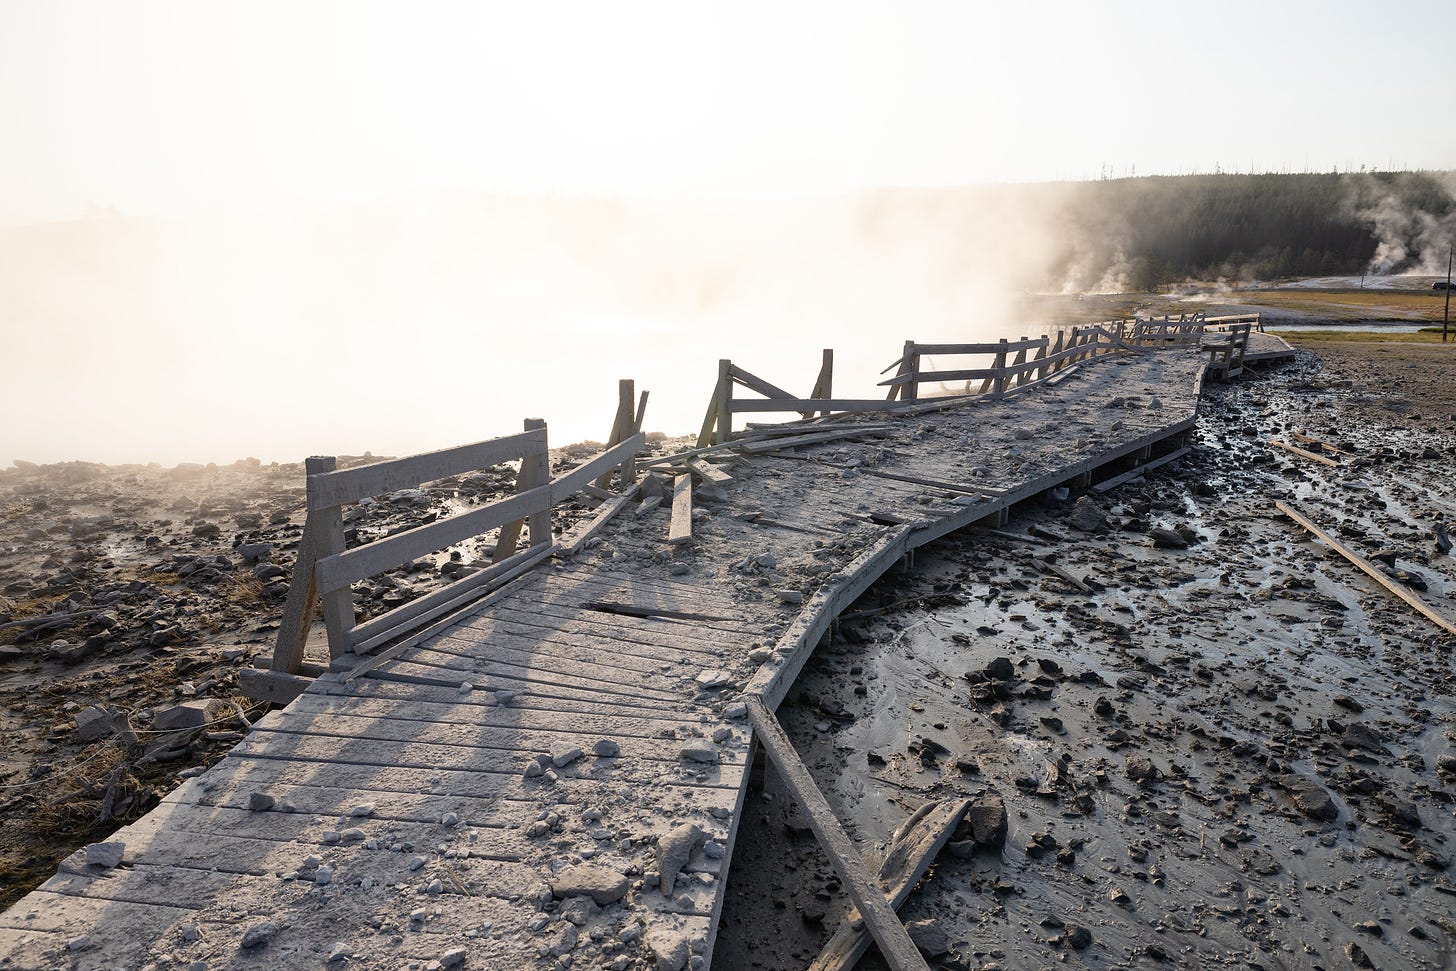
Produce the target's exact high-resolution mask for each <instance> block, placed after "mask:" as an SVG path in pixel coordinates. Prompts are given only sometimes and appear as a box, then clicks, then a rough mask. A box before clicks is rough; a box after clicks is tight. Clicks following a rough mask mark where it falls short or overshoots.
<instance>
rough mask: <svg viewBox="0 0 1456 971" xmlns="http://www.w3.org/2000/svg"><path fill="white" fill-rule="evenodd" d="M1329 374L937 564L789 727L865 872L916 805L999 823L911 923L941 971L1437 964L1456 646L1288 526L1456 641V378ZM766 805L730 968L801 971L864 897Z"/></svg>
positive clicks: (752, 827)
mask: <svg viewBox="0 0 1456 971" xmlns="http://www.w3.org/2000/svg"><path fill="white" fill-rule="evenodd" d="M1317 350H1318V351H1319V352H1320V354H1321V358H1316V357H1314V356H1312V355H1310V354H1301V355H1300V358H1299V360H1298V361H1296V362H1294V363H1292V364H1290V365H1287V366H1284V367H1282V368H1279V369H1276V370H1271V371H1269V372H1267V373H1264V374H1251V375H1249V376H1247V377H1245V378H1243V379H1240V380H1238V381H1236V382H1234V383H1232V384H1229V385H1225V386H1217V387H1214V388H1211V389H1210V390H1209V393H1208V395H1207V397H1206V400H1205V403H1204V407H1203V410H1202V414H1201V417H1200V420H1199V424H1198V428H1197V432H1196V435H1195V437H1194V444H1195V446H1196V447H1195V449H1194V451H1193V452H1192V453H1191V454H1189V455H1188V456H1186V457H1185V458H1184V459H1182V460H1181V461H1180V462H1179V463H1177V464H1176V465H1174V466H1170V467H1168V468H1166V469H1161V470H1158V471H1156V472H1153V473H1150V475H1149V477H1148V478H1147V479H1146V480H1144V481H1134V482H1131V483H1128V484H1126V485H1123V486H1121V487H1118V488H1116V489H1114V490H1112V491H1110V492H1108V493H1107V494H1105V495H1098V494H1096V493H1090V494H1089V495H1088V496H1087V497H1086V498H1081V497H1079V496H1078V495H1077V494H1076V493H1073V494H1072V495H1071V496H1069V497H1068V498H1067V499H1066V500H1065V501H1056V500H1052V501H1050V502H1049V503H1048V504H1047V505H1045V506H1032V505H1028V507H1026V508H1024V509H1023V510H1021V514H1020V516H1019V517H1017V518H1014V519H1013V520H1012V521H1011V523H1010V524H1008V525H1007V526H1006V527H1005V528H1003V529H1001V530H999V531H995V532H987V531H983V530H971V531H968V532H966V533H965V534H963V535H960V536H956V537H952V538H950V539H948V540H946V541H942V542H941V543H939V544H937V545H936V546H935V547H933V548H931V549H929V550H925V551H921V553H920V554H919V562H918V566H917V567H916V569H914V570H913V571H910V572H904V573H900V574H898V575H896V576H891V577H886V578H885V579H884V580H882V581H881V583H880V584H878V585H877V586H876V587H875V588H874V589H872V590H871V591H870V592H869V593H868V594H866V596H865V597H864V598H862V599H861V601H860V602H859V603H858V604H856V605H855V606H854V607H853V608H851V610H850V612H849V613H848V614H847V615H846V620H845V622H844V623H842V624H840V626H839V628H838V634H837V636H835V637H833V638H831V639H829V640H827V641H826V642H825V643H824V644H823V645H821V648H820V650H819V651H818V652H817V654H816V656H815V659H814V661H813V662H811V665H810V667H809V668H808V669H807V670H806V672H805V674H804V676H803V677H802V678H801V679H800V681H799V683H798V685H797V687H796V691H795V692H793V693H792V694H791V695H790V698H789V700H788V701H787V702H786V703H785V705H784V706H783V708H781V709H780V717H781V718H782V720H783V722H784V724H785V726H786V728H787V729H788V730H789V732H790V734H791V736H792V737H793V739H794V741H795V744H796V745H797V746H798V748H799V750H800V752H801V754H802V755H803V756H804V758H805V761H806V762H807V763H808V764H809V766H810V768H811V769H812V770H813V772H814V773H815V777H816V779H817V781H818V783H819V785H820V787H821V788H822V789H823V790H824V791H825V793H826V795H827V796H828V798H829V801H830V803H831V805H832V806H833V807H834V809H835V811H836V813H837V814H838V815H839V817H840V819H841V820H842V821H843V822H844V823H845V825H846V827H847V829H848V830H849V831H850V833H851V835H852V836H853V837H854V838H855V839H856V840H857V841H858V842H859V844H860V846H861V849H862V850H863V851H864V853H865V855H866V857H867V858H868V859H869V860H870V862H871V864H872V865H873V864H876V863H878V860H879V858H880V857H881V856H882V854H883V852H884V845H885V841H886V840H887V839H888V838H889V836H890V834H891V833H892V832H893V831H894V829H895V827H896V826H897V825H899V823H900V822H901V821H903V820H904V819H905V818H906V817H907V816H908V815H909V814H910V813H911V812H912V811H913V810H914V809H915V808H916V807H917V806H919V805H920V804H922V803H923V802H925V801H926V800H929V799H939V798H946V797H949V796H952V795H964V796H970V797H973V798H975V799H976V800H977V804H978V807H979V810H980V815H979V820H980V821H981V822H983V823H984V822H985V821H986V820H991V821H993V822H994V821H995V820H996V819H997V817H998V815H999V810H1000V807H1003V806H1004V813H1005V821H1006V826H1005V830H1004V838H1003V837H1002V833H1001V832H999V831H998V827H996V826H994V825H991V826H984V825H983V826H978V827H976V828H975V829H974V831H973V829H972V827H971V826H969V825H966V826H965V827H964V831H963V832H961V833H958V834H957V836H956V837H955V842H953V843H952V844H951V845H950V846H949V847H948V848H947V850H946V851H945V852H943V853H942V854H941V856H940V858H939V861H938V863H937V865H936V866H935V868H934V869H933V870H932V871H931V873H930V874H929V876H928V877H927V878H926V879H925V880H924V881H923V882H922V884H921V886H920V888H919V889H918V890H917V891H916V892H915V893H914V894H913V895H912V896H911V898H910V900H909V901H908V902H907V903H906V905H905V906H904V907H903V908H902V909H901V916H902V918H903V919H904V920H906V921H907V923H910V924H911V927H912V931H913V933H914V936H915V937H916V939H917V941H918V942H919V943H920V944H921V945H922V950H923V951H926V952H927V954H928V956H929V963H930V965H931V967H933V968H934V967H944V968H972V967H975V968H989V967H1004V968H1036V967H1055V966H1058V965H1068V966H1087V967H1106V968H1123V967H1185V968H1199V967H1241V968H1242V967H1249V968H1271V969H1272V968H1280V969H1283V968H1289V969H1293V968H1307V969H1318V968H1325V969H1342V968H1352V967H1354V968H1362V967H1376V968H1442V967H1449V966H1450V963H1451V947H1452V941H1453V939H1456V876H1453V871H1452V857H1453V849H1456V816H1453V792H1456V714H1453V712H1456V678H1453V669H1452V648H1453V645H1456V637H1453V636H1452V635H1449V634H1447V633H1445V632H1443V631H1441V630H1440V629H1439V628H1438V627H1436V626H1435V625H1434V624H1432V623H1431V622H1430V621H1428V620H1427V619H1425V618H1423V617H1421V616H1420V615H1418V614H1416V613H1415V612H1413V611H1412V610H1410V609H1408V608H1407V607H1405V606H1404V605H1403V604H1401V603H1400V602H1399V601H1398V600H1396V599H1395V598H1394V597H1392V596H1390V595H1389V594H1388V593H1386V592H1385V591H1384V590H1383V589H1382V588H1380V587H1379V586H1378V585H1377V584H1376V583H1374V582H1373V581H1372V580H1370V579H1369V578H1367V577H1365V576H1364V575H1363V574H1361V573H1359V572H1358V571H1357V570H1356V569H1355V568H1354V567H1353V566H1351V565H1350V564H1349V563H1348V562H1346V561H1345V560H1344V559H1343V558H1341V557H1339V556H1338V555H1337V554H1334V553H1331V552H1329V551H1327V550H1326V548H1325V547H1324V546H1323V544H1321V543H1318V542H1316V541H1314V540H1313V539H1312V538H1311V537H1310V536H1308V535H1307V534H1306V533H1305V532H1304V531H1303V530H1302V529H1301V528H1300V527H1298V526H1297V525H1295V524H1294V523H1293V522H1291V521H1290V520H1288V519H1285V518H1284V517H1282V516H1281V515H1279V514H1278V513H1277V512H1276V511H1275V509H1274V506H1273V502H1274V500H1275V499H1284V500H1285V501H1287V502H1290V503H1292V504H1293V505H1294V506H1295V507H1296V508H1298V509H1300V510H1301V511H1302V512H1303V513H1304V514H1305V515H1307V516H1309V517H1311V518H1312V519H1314V520H1315V521H1316V522H1317V523H1319V524H1320V525H1321V526H1322V527H1323V528H1325V529H1327V530H1329V531H1331V532H1332V533H1334V534H1335V535H1336V536H1338V537H1340V538H1341V539H1342V540H1343V541H1344V542H1345V543H1347V544H1349V545H1350V546H1351V547H1353V548H1354V549H1355V550H1356V551H1357V552H1359V553H1361V554H1362V555H1364V556H1366V557H1367V558H1378V562H1380V563H1383V564H1385V565H1386V566H1387V567H1388V569H1389V572H1390V573H1391V574H1392V575H1395V576H1398V577H1399V578H1401V580H1402V582H1404V583H1406V584H1407V585H1408V586H1410V587H1411V588H1412V589H1416V590H1418V591H1420V592H1419V594H1418V595H1419V596H1421V597H1423V598H1425V599H1426V600H1427V602H1429V603H1430V604H1432V605H1433V606H1434V607H1435V608H1436V609H1437V610H1439V611H1441V612H1442V613H1444V614H1445V615H1446V616H1448V617H1456V561H1453V559H1452V557H1451V556H1450V555H1449V554H1448V553H1442V552H1441V551H1440V548H1439V546H1438V543H1437V539H1436V536H1437V535H1438V533H1439V530H1438V529H1437V526H1438V525H1439V524H1444V525H1445V527H1446V529H1447V530H1448V531H1449V530H1450V529H1451V528H1453V527H1456V474H1453V473H1456V397H1453V390H1452V389H1453V388H1456V363H1453V356H1452V355H1451V353H1449V352H1447V351H1444V350H1443V349H1441V348H1439V347H1436V348H1431V347H1426V348H1405V347H1396V348H1381V347H1380V346H1378V345H1377V346H1372V347H1362V346H1360V345H1346V344H1342V345H1327V346H1320V347H1318V348H1317ZM1293 432H1299V433H1301V434H1304V435H1307V436H1309V437H1310V438H1313V439H1317V440H1319V441H1320V442H1323V443H1325V445H1327V446H1332V448H1330V449H1328V450H1327V454H1328V455H1329V456H1330V457H1332V458H1334V459H1335V460H1336V461H1338V462H1339V463H1340V467H1339V468H1330V467H1327V466H1325V465H1322V464H1319V463H1316V462H1313V461H1310V460H1308V459H1305V458H1301V457H1298V456H1295V455H1292V454H1289V453H1287V452H1284V451H1281V450H1279V449H1276V448H1273V447H1271V446H1269V445H1268V444H1267V442H1268V439H1270V438H1279V439H1281V440H1285V441H1291V437H1290V436H1291V433H1293ZM1305 447H1308V448H1311V449H1316V450H1318V449H1320V448H1322V446H1318V445H1310V444H1308V443H1306V445H1305ZM1336 449H1338V450H1339V451H1335V450H1336ZM1074 584H1077V585H1074ZM1084 587H1085V589H1083V588H1084ZM1421 588H1424V589H1423V590H1421ZM856 615H858V617H856ZM756 779H757V781H756V783H755V786H754V788H753V789H752V790H751V791H750V793H749V801H748V803H747V806H746V810H745V814H744V822H743V829H742V830H741V831H740V833H739V836H738V841H737V849H736V851H735V857H734V866H733V871H732V873H731V875H730V879H729V901H728V903H727V905H726V909H725V913H724V918H723V926H722V930H721V937H720V941H719V944H718V948H717V952H716V956H715V965H717V966H721V967H725V968H766V969H788V968H803V967H805V966H806V965H807V964H808V962H809V961H810V960H812V959H813V957H814V956H815V955H817V953H818V951H819V948H820V946H821V945H822V943H823V941H824V940H825V939H826V938H827V937H828V935H829V934H830V933H832V932H833V930H834V928H835V927H836V926H837V924H838V922H839V920H840V918H841V917H842V915H843V913H844V911H845V909H846V907H847V898H846V896H845V894H844V892H843V890H842V888H841V887H840V885H839V883H838V880H837V878H836V877H835V875H834V872H833V870H832V868H831V867H830V866H829V864H828V862H827V860H826V858H825V857H824V856H823V854H822V852H821V851H820V850H819V849H818V848H817V846H816V845H815V841H814V838H813V836H812V835H811V834H810V833H809V832H808V827H807V822H806V821H805V820H804V819H803V818H802V816H801V814H800V812H799V810H798V807H796V806H794V805H793V803H792V800H791V798H790V797H789V796H788V795H787V794H786V793H785V792H784V791H783V790H782V788H781V787H780V786H779V784H778V782H777V780H776V779H775V778H774V776H773V773H772V771H771V770H770V771H768V772H766V773H760V774H759V775H757V776H756ZM931 952H937V953H931ZM860 966H861V967H863V968H880V967H883V966H884V965H883V964H882V963H881V961H880V959H879V957H878V955H877V954H874V953H873V952H872V953H871V955H869V956H868V957H866V958H865V959H864V960H863V961H862V962H861V965H860Z"/></svg>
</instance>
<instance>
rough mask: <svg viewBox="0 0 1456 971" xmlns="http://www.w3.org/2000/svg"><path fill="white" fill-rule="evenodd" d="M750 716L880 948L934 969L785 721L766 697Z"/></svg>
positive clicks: (899, 964) (911, 966) (922, 970)
mask: <svg viewBox="0 0 1456 971" xmlns="http://www.w3.org/2000/svg"><path fill="white" fill-rule="evenodd" d="M748 717H749V718H750V719H752V721H753V730H754V732H756V733H757V737H758V741H759V743H760V744H761V745H763V748H764V751H765V752H766V753H768V756H769V759H770V760H771V761H772V762H773V765H774V768H775V769H777V770H778V773H779V778H780V779H781V780H782V781H783V783H784V785H785V786H787V787H788V789H789V791H790V792H791V793H793V795H794V798H795V799H797V800H798V801H799V804H800V805H801V806H803V807H804V810H805V813H806V815H807V816H808V817H809V828H810V829H811V830H813V831H814V835H815V837H817V838H818V840H819V845H820V846H822V847H823V848H824V851H825V853H827V854H828V855H829V859H830V861H831V862H832V863H833V864H834V870H835V872H836V873H838V874H839V877H840V879H842V880H843V881H844V885H845V889H847V890H848V891H849V897H850V899H851V900H853V901H854V905H855V906H856V907H857V908H859V912H860V913H861V914H862V915H863V916H864V922H865V925H866V927H868V928H869V932H870V934H871V935H872V936H873V937H874V940H875V943H876V944H878V945H879V947H880V954H882V955H883V956H884V958H885V960H886V961H887V962H888V963H889V965H890V967H891V968H893V969H894V971H930V967H929V965H927V964H926V963H925V958H924V957H922V956H921V954H920V950H919V948H917V947H916V946H915V942H914V941H912V940H910V933H909V932H908V931H906V930H905V925H904V924H902V923H900V918H899V917H898V916H897V915H896V914H895V908H894V907H892V906H890V902H889V901H888V900H886V899H885V895H884V893H883V892H882V891H881V889H880V887H879V885H878V884H877V883H876V882H875V879H874V877H872V876H870V871H869V869H868V868H867V867H866V866H865V863H864V860H863V858H861V857H860V855H859V852H858V851H857V850H855V848H854V844H853V843H851V842H850V841H849V834H847V833H846V832H845V831H844V827H843V826H841V825H840V823H839V820H838V819H837V818H836V817H835V815H834V810H832V809H830V808H829V803H828V802H826V801H825V799H824V794H823V793H821V792H820V791H819V787H818V786H817V785H815V784H814V778H813V776H811V775H810V774H809V770H808V768H806V767H805V765H804V763H803V761H802V760H801V759H800V758H799V753H798V752H796V751H795V750H794V745H793V743H792V742H790V741H789V737H788V736H787V735H785V734H784V730H783V726H781V725H780V724H779V721H778V719H777V718H775V717H774V715H773V712H771V711H769V710H768V708H767V707H766V706H765V705H764V703H763V699H762V698H761V697H757V696H754V697H750V698H749V699H748Z"/></svg>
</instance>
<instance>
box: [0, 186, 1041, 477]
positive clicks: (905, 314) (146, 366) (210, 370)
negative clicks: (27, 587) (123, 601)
mask: <svg viewBox="0 0 1456 971" xmlns="http://www.w3.org/2000/svg"><path fill="white" fill-rule="evenodd" d="M1054 237H1055V233H1054V224H1053V221H1052V219H1051V218H1050V210H1049V209H1048V208H1047V207H1046V206H1045V205H1043V203H1042V202H1041V201H1040V200H1039V199H1033V198H1030V197H1029V196H1028V194H1027V193H1025V192H1018V191H1014V190H1011V189H1008V188H988V189H956V190H896V191H877V192H866V193H860V194H855V195H844V196H835V197H824V198H818V199H797V200H736V201H730V200H711V199H701V198H699V199H672V200H666V199H660V200H654V199H607V198H571V197H539V196H533V197H520V196H501V195H480V194H470V193H443V194H437V195H430V196H412V197H408V198H398V199H393V200H389V201H381V202H376V203H373V204H369V205H351V206H337V207H332V208H314V209H307V210H303V209H290V210H276V211H272V212H259V211H253V212H240V211H233V212H209V213H207V214H205V215H203V216H198V217H196V218H190V219H187V220H174V221H161V220H156V219H139V218H129V217H126V216H124V215H118V214H115V213H102V212H98V213H95V214H93V215H91V216H89V217H87V218H85V219H82V220H78V221H74V222H68V223H57V224H51V225H46V226H27V227H18V228H10V229H0V315H3V316H0V319H3V326H4V328H5V331H6V333H7V338H6V343H7V347H8V350H9V351H10V352H11V356H10V360H11V361H12V362H15V366H14V370H13V371H12V374H11V378H10V385H9V387H8V388H7V390H8V391H9V392H10V395H9V397H10V400H11V401H12V402H15V403H17V404H16V408H17V409H18V416H17V420H15V421H12V422H7V423H6V425H5V426H4V427H3V428H0V459H5V460H8V459H9V458H23V459H28V460H31V461H42V462H48V461H61V460H70V459H87V460H94V461H106V462H113V463H114V462H139V461H148V460H156V461H161V462H164V463H168V464H170V463H173V462H178V461H203V462H205V461H216V462H220V463H222V462H231V461H234V460H236V459H239V458H242V457H244V456H254V457H257V458H260V459H262V460H263V461H270V460H278V461H297V460H298V459H300V458H301V457H303V456H305V455H309V454H360V453H363V452H364V451H372V452H373V453H375V454H408V453H410V452H414V451H420V450H424V449H429V448H438V447H444V446H448V445H452V444H458V443H461V442H466V441H472V440H477V439H481V438H485V437H490V436H493V435H501V434H508V433H511V432H515V431H519V429H520V421H521V419H522V418H524V417H527V416H531V417H542V418H545V419H547V421H548V422H549V423H550V434H551V440H552V441H553V442H554V443H556V444H566V443H568V442H572V441H579V440H582V439H597V440H601V439H603V438H604V437H605V435H606V433H607V431H608V430H609V428H610V424H611V416H612V415H611V413H612V409H613V408H614V407H615V401H616V381H617V379H618V378H623V377H631V378H634V379H635V380H636V381H637V383H638V387H639V388H644V389H649V390H650V391H651V393H652V397H651V402H650V405H649V408H648V412H647V427H648V429H649V430H660V431H664V432H666V433H669V434H682V433H686V432H689V431H695V430H696V429H697V427H698V425H699V424H700V423H701V420H702V414H703V410H704V408H705V407H706V404H707V401H708V397H709V394H710V392H711V387H712V383H713V381H714V380H715V378H716V374H717V359H718V358H720V357H727V358H732V359H733V360H734V361H735V362H736V363H739V364H741V365H742V366H744V367H746V368H747V369H749V370H751V371H754V372H755V373H760V374H762V375H763V376H764V377H765V378H767V379H768V380H770V381H772V382H774V383H776V384H779V385H780V386H782V387H785V388H788V389H789V390H791V391H795V392H798V393H807V392H808V390H809V386H810V385H811V383H812V381H813V378H814V375H815V373H816V372H817V370H818V366H819V351H820V349H821V348H824V347H832V348H834V349H835V351H836V359H835V365H836V367H835V390H836V393H838V394H841V395H847V396H854V397H875V396H880V395H882V394H883V389H877V388H876V387H875V381H876V380H878V378H877V375H878V372H879V370H880V368H881V367H883V366H884V365H885V364H887V363H889V361H890V360H891V359H892V358H894V357H895V356H896V355H897V354H898V352H899V348H900V345H901V343H902V342H903V341H904V340H905V339H906V338H914V339H916V340H920V341H945V340H980V339H989V338H995V337H1002V336H1010V337H1014V336H1017V335H1018V334H1020V333H1027V332H1029V326H1028V324H1027V323H1025V322H1024V320H1025V318H1024V315H1022V314H1021V313H1019V312H1018V303H1019V300H1020V297H1021V295H1022V293H1023V292H1024V291H1025V290H1026V289H1029V288H1032V287H1034V286H1035V285H1037V284H1038V283H1039V282H1040V281H1041V280H1042V279H1044V277H1045V274H1046V267H1047V261H1046V255H1045V254H1046V253H1047V252H1049V251H1051V250H1052V249H1053V240H1054ZM1034 326H1035V323H1032V324H1030V327H1034Z"/></svg>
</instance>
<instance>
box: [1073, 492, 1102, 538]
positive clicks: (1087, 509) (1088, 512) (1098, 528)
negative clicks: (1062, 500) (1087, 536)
mask: <svg viewBox="0 0 1456 971" xmlns="http://www.w3.org/2000/svg"><path fill="white" fill-rule="evenodd" d="M1068 521H1069V522H1071V524H1072V525H1073V526H1075V527H1076V528H1078V529H1080V530H1082V531H1083V532H1084V533H1100V532H1102V531H1104V530H1106V529H1107V514H1106V513H1104V512H1103V511H1102V509H1101V507H1099V506H1098V505H1097V503H1095V502H1093V501H1092V500H1091V498H1089V497H1088V496H1082V497H1081V498H1080V499H1078V500H1077V502H1076V504H1075V505H1073V506H1072V514H1071V516H1069V517H1068Z"/></svg>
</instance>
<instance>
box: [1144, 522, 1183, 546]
mask: <svg viewBox="0 0 1456 971" xmlns="http://www.w3.org/2000/svg"><path fill="white" fill-rule="evenodd" d="M1148 537H1149V538H1150V539H1151V540H1152V541H1153V546H1154V547H1156V548H1158V549H1161V550H1186V549H1187V548H1188V540H1186V539H1184V538H1183V535H1182V534H1181V533H1177V532H1174V531H1173V530H1171V529H1164V528H1163V527H1162V526H1154V527H1153V528H1152V529H1150V530H1148Z"/></svg>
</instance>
